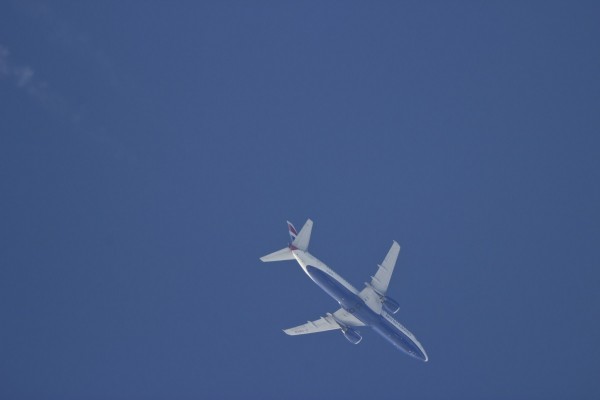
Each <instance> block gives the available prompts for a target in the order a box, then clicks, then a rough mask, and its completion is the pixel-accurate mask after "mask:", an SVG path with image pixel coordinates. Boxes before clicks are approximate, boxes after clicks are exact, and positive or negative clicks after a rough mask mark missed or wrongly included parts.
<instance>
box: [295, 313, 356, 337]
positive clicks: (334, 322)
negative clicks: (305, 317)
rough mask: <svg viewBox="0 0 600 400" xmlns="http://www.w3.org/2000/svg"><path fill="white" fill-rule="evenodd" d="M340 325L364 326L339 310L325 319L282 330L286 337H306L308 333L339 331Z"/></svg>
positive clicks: (353, 317) (328, 314) (350, 315)
mask: <svg viewBox="0 0 600 400" xmlns="http://www.w3.org/2000/svg"><path fill="white" fill-rule="evenodd" d="M340 323H341V324H343V325H346V326H364V325H365V324H363V323H362V322H360V321H359V320H358V319H357V318H356V317H355V316H353V315H352V314H350V313H349V312H347V311H346V310H344V309H343V308H340V309H339V310H337V311H336V312H334V313H333V314H330V313H327V315H326V316H325V317H321V318H319V319H317V320H315V321H308V322H307V323H305V324H303V325H298V326H295V327H293V328H289V329H284V330H283V331H284V332H285V333H287V334H288V335H306V334H308V333H317V332H325V331H331V330H334V329H341V325H340Z"/></svg>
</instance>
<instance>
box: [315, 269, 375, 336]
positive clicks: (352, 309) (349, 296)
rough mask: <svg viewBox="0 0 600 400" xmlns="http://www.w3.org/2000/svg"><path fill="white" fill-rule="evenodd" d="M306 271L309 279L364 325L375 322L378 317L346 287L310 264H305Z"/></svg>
mask: <svg viewBox="0 0 600 400" xmlns="http://www.w3.org/2000/svg"><path fill="white" fill-rule="evenodd" d="M306 272H307V273H308V275H309V276H310V277H311V279H312V280H313V281H314V282H315V283H316V284H317V285H318V286H319V287H320V288H321V289H323V290H324V291H325V292H326V293H327V294H329V295H330V296H331V297H333V298H334V299H335V300H336V301H337V302H338V303H339V304H340V306H341V307H342V308H343V309H344V310H346V311H348V312H349V313H350V314H352V315H354V316H355V317H356V318H358V319H359V320H360V321H361V322H362V323H364V324H365V325H371V324H373V323H376V322H377V321H378V319H379V318H380V317H379V316H378V315H377V314H375V313H374V312H373V311H372V310H371V309H370V308H369V307H367V306H366V304H365V303H364V301H363V300H362V299H361V298H360V297H358V296H357V295H356V294H354V293H352V292H351V291H350V290H349V289H348V288H346V287H345V286H344V285H342V284H341V283H340V282H338V281H337V280H336V279H335V278H333V277H332V276H330V275H328V274H327V273H326V272H324V271H322V270H320V269H318V268H315V267H312V266H310V265H309V266H307V268H306Z"/></svg>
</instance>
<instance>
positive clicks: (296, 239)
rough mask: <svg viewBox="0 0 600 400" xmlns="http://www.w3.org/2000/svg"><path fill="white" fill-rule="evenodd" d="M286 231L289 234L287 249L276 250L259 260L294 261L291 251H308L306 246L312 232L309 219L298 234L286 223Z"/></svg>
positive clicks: (291, 225)
mask: <svg viewBox="0 0 600 400" xmlns="http://www.w3.org/2000/svg"><path fill="white" fill-rule="evenodd" d="M287 224H288V231H289V234H290V239H291V241H292V242H291V243H290V245H289V246H288V247H284V248H283V249H281V250H277V251H275V252H273V253H271V254H267V255H266V256H263V257H261V258H260V260H261V261H263V262H270V261H286V260H294V255H293V254H292V250H302V251H306V250H308V244H309V243H310V234H311V232H312V224H313V222H312V221H311V220H310V219H309V220H307V221H306V223H305V224H304V226H303V227H302V229H300V232H298V231H296V228H294V225H293V224H292V223H291V222H290V221H288V223H287Z"/></svg>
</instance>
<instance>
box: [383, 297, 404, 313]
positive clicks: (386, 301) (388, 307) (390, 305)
mask: <svg viewBox="0 0 600 400" xmlns="http://www.w3.org/2000/svg"><path fill="white" fill-rule="evenodd" d="M383 308H385V311H387V312H389V313H390V314H396V313H397V312H398V310H400V306H399V305H398V303H397V302H396V300H393V299H390V298H389V297H384V298H383Z"/></svg>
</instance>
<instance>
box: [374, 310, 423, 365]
mask: <svg viewBox="0 0 600 400" xmlns="http://www.w3.org/2000/svg"><path fill="white" fill-rule="evenodd" d="M371 328H373V330H374V331H375V332H377V333H379V334H380V335H381V336H383V337H384V338H385V339H386V340H387V341H388V342H390V343H391V344H393V345H394V346H395V347H396V348H398V349H399V350H402V351H404V352H405V353H407V354H408V355H410V356H412V357H415V358H418V359H421V360H425V361H427V355H426V354H425V353H424V352H423V351H422V350H421V348H420V346H419V345H418V344H417V343H415V342H414V341H413V340H412V339H411V338H410V337H409V336H407V335H406V334H404V332H402V331H401V330H399V329H398V328H396V327H395V326H394V325H392V324H391V323H390V322H388V321H387V320H386V319H385V318H383V317H380V318H379V321H378V323H376V324H373V325H371Z"/></svg>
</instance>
